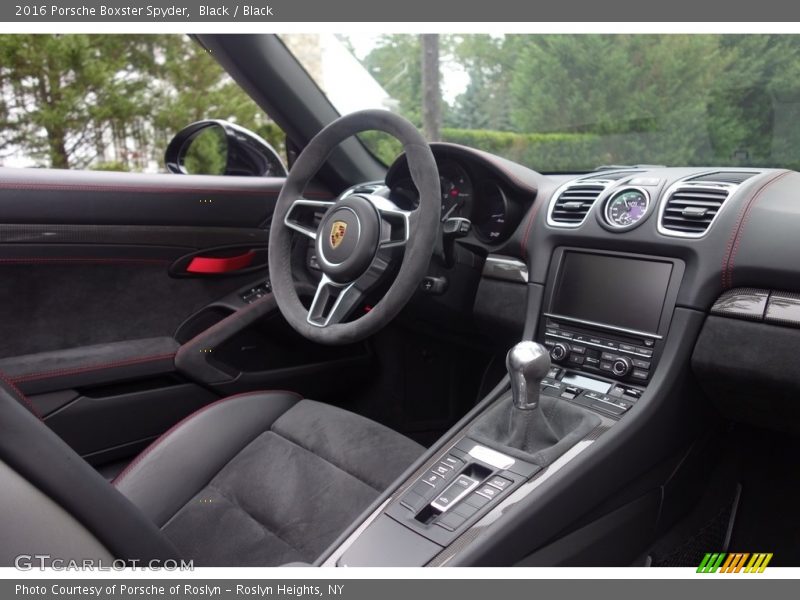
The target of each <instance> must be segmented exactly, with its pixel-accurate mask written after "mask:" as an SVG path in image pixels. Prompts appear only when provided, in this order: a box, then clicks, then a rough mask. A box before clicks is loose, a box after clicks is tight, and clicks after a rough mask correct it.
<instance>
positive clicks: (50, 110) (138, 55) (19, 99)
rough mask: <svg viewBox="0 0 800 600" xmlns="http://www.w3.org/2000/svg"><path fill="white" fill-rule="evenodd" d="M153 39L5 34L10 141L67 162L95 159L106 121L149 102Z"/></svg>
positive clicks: (2, 85) (2, 82)
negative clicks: (96, 146)
mask: <svg viewBox="0 0 800 600" xmlns="http://www.w3.org/2000/svg"><path fill="white" fill-rule="evenodd" d="M148 46H149V44H148V43H147V41H146V40H145V38H144V36H88V35H64V36H61V35H1V36H0V90H2V95H3V109H2V118H3V131H2V133H0V137H1V138H2V140H3V145H4V146H5V147H6V148H8V147H9V146H12V147H19V148H20V149H22V150H24V151H25V152H27V153H28V154H30V155H31V156H33V157H34V158H38V159H41V160H45V161H47V162H48V163H49V164H50V165H52V166H54V167H60V168H67V167H70V166H78V167H82V166H86V165H87V164H89V163H91V162H92V161H93V160H96V158H97V153H96V152H93V151H92V149H93V146H94V145H95V144H96V143H97V141H98V139H99V138H100V137H101V136H102V135H103V132H104V128H105V127H113V126H114V125H115V124H116V125H119V124H121V123H131V122H132V121H134V120H136V119H137V118H141V117H142V116H143V112H144V111H145V110H146V102H144V100H145V94H146V89H147V78H146V77H143V76H142V74H143V73H146V72H147V69H148V68H149V66H150V52H149V48H148Z"/></svg>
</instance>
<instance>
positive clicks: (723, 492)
mask: <svg viewBox="0 0 800 600" xmlns="http://www.w3.org/2000/svg"><path fill="white" fill-rule="evenodd" d="M740 498H741V486H740V485H739V484H738V483H737V482H736V480H735V477H734V470H733V466H732V465H730V464H726V465H723V466H721V467H720V468H718V469H717V470H716V471H715V473H714V475H713V476H712V478H711V481H710V483H709V486H708V488H707V489H706V492H705V494H704V495H703V497H702V498H701V500H700V502H699V503H698V504H697V506H696V507H695V508H694V510H693V511H692V512H691V513H690V514H689V515H688V516H687V517H686V518H684V519H683V520H682V521H681V522H680V523H678V524H677V525H676V526H675V527H673V528H672V529H671V530H670V531H669V532H668V533H667V534H666V535H665V536H664V537H662V538H661V540H659V542H658V543H656V545H655V546H654V547H653V548H652V549H651V550H650V552H649V555H650V558H651V566H653V567H692V566H697V565H699V564H700V561H701V560H703V556H705V554H706V553H707V552H725V551H727V549H728V546H729V545H730V540H731V534H732V526H733V523H734V522H735V518H736V514H737V509H738V505H739V500H740Z"/></svg>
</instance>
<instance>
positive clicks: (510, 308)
mask: <svg viewBox="0 0 800 600" xmlns="http://www.w3.org/2000/svg"><path fill="white" fill-rule="evenodd" d="M431 149H432V151H433V154H434V157H435V158H436V161H437V165H438V167H439V172H440V180H441V202H442V216H443V218H444V219H446V218H449V217H459V218H462V219H469V220H470V221H471V230H470V232H469V234H468V235H466V236H464V237H462V238H459V239H457V240H456V242H455V244H456V246H457V248H458V250H459V251H460V254H459V255H458V258H457V260H456V261H455V265H454V266H453V265H447V264H444V265H442V264H440V263H439V262H437V259H436V256H435V255H434V259H433V261H432V262H431V267H430V271H429V273H430V277H429V278H428V279H432V280H433V281H434V283H436V285H431V286H430V288H425V287H423V288H422V289H421V290H420V293H419V294H418V295H417V297H416V299H415V302H413V303H412V305H415V309H416V310H415V316H416V317H417V318H422V319H427V320H429V321H433V322H435V323H436V325H437V327H439V328H443V327H448V326H450V325H453V326H454V327H455V326H456V325H458V324H460V326H461V327H462V329H463V331H464V332H468V331H476V330H479V331H482V332H483V333H484V335H486V339H487V340H494V343H497V344H504V343H507V341H508V340H509V339H519V335H520V332H522V335H523V337H526V338H528V339H531V338H533V339H536V340H537V341H540V342H541V343H544V344H547V345H548V347H549V348H550V349H551V351H554V352H555V355H554V357H553V358H554V364H555V366H556V367H557V369H556V371H555V373H557V374H558V376H557V377H553V378H552V381H551V384H552V386H553V393H556V392H557V393H558V394H562V393H566V394H567V395H568V396H569V395H573V396H574V398H573V401H575V402H587V403H591V405H592V407H593V408H596V407H597V406H600V407H601V409H600V412H604V414H606V415H615V416H619V415H620V414H624V413H626V412H627V410H628V409H630V408H631V406H633V404H635V401H636V400H635V399H636V397H637V396H641V395H642V394H643V393H644V390H645V389H646V388H647V387H648V386H649V385H650V384H651V382H652V381H654V380H655V378H656V375H657V373H658V371H661V372H669V371H670V370H671V369H673V368H678V367H676V366H675V365H674V364H672V363H673V361H674V360H676V359H675V357H674V355H673V356H670V354H671V353H672V350H674V348H673V346H675V347H677V349H678V351H679V353H683V358H681V359H680V361H679V363H678V364H679V365H683V367H680V368H687V367H688V365H689V363H690V362H691V361H693V362H692V368H693V370H694V371H695V373H696V374H697V375H698V376H699V378H700V383H701V384H702V385H703V386H704V387H706V388H707V389H708V390H709V391H710V395H711V396H713V397H716V398H722V399H723V400H724V402H725V404H724V405H721V406H720V407H719V408H720V410H722V412H724V413H726V414H728V415H729V416H732V417H733V418H734V419H736V418H739V419H742V420H747V421H753V420H755V421H756V422H758V423H759V424H762V425H765V426H769V427H782V428H784V429H785V428H786V427H787V423H793V425H791V427H793V428H795V429H796V430H798V431H800V420H798V419H796V418H794V417H793V416H792V415H793V413H792V412H791V410H793V409H791V406H794V405H793V404H792V403H790V402H788V401H786V402H782V401H779V400H776V399H775V398H779V399H780V398H794V397H796V394H797V393H800V377H798V378H795V377H794V376H789V375H788V372H781V373H776V372H775V365H776V364H784V363H785V360H784V359H783V358H781V357H782V356H783V355H782V354H781V353H780V352H778V350H776V349H775V348H774V347H773V343H772V340H773V339H774V338H775V336H776V335H779V336H781V337H782V339H783V340H784V341H783V342H782V344H786V343H789V347H791V348H792V349H793V350H792V352H793V353H795V354H796V353H800V295H798V294H797V293H796V291H797V290H800V266H799V265H800V235H798V234H799V233H800V203H798V202H796V198H797V194H798V190H800V173H797V172H794V171H788V170H782V169H770V168H754V167H740V168H731V167H727V168H720V167H713V166H710V167H664V166H654V165H635V166H621V167H613V168H606V169H600V170H597V171H594V172H590V173H574V174H555V175H554V174H549V175H548V174H541V173H538V172H536V171H534V170H532V169H528V168H526V167H523V166H521V165H519V164H516V163H513V162H511V161H508V160H505V159H503V158H500V157H497V156H494V155H491V154H488V153H485V152H482V151H479V150H476V149H471V148H466V147H463V146H457V145H454V144H446V143H434V144H431ZM371 192H372V193H377V194H380V195H384V196H386V197H388V198H389V199H391V200H392V201H393V202H394V203H396V204H397V205H398V206H400V207H401V208H405V209H413V208H414V206H416V203H417V202H418V196H417V193H416V190H415V188H414V186H413V184H412V183H411V179H410V177H409V172H408V166H407V164H406V162H405V160H404V158H403V157H400V158H399V159H398V160H397V161H396V162H395V163H394V164H393V165H392V166H391V167H390V168H389V171H388V173H387V176H386V179H385V181H384V182H380V183H378V184H375V187H374V188H373V189H372V190H371ZM676 320H677V321H678V322H679V324H676ZM687 322H691V323H694V325H692V326H691V327H689V326H687V325H686V323H687ZM692 327H695V329H694V330H692ZM778 327H779V328H780V331H779V330H778ZM787 340H791V342H787ZM739 348H741V349H742V350H741V351H740V350H738V349H739ZM776 352H777V355H776ZM757 356H765V357H766V356H773V359H771V360H769V361H755V362H754V361H753V360H752V357H757ZM665 363H666V364H667V366H663V365H664V364H665ZM559 369H560V370H559ZM575 374H580V375H581V376H582V377H584V379H582V381H584V382H585V381H587V379H586V377H588V378H589V379H590V380H592V381H595V382H597V381H603V382H604V383H603V384H602V385H600V384H598V385H597V386H595V388H591V389H590V388H587V387H585V386H584V387H583V388H581V386H575V385H571V386H567V384H565V383H564V381H563V378H564V377H567V378H569V377H571V376H574V375H575ZM609 386H610V387H609ZM720 386H722V388H720ZM764 386H767V387H768V388H769V389H771V390H773V391H776V392H775V394H773V397H772V398H771V400H770V401H771V402H772V404H771V405H770V411H764V410H761V409H760V408H757V407H754V406H753V405H752V402H751V401H752V398H754V397H759V396H760V394H761V391H760V390H762V389H764ZM566 387H571V388H574V389H577V390H578V391H577V393H576V392H574V391H573V392H569V391H568V390H567V391H565V388H566ZM562 388H564V389H562ZM581 389H582V390H583V391H581ZM606 389H607V391H598V390H606ZM615 393H617V394H621V395H618V396H614V394H615ZM561 397H567V396H561ZM754 415H755V416H754Z"/></svg>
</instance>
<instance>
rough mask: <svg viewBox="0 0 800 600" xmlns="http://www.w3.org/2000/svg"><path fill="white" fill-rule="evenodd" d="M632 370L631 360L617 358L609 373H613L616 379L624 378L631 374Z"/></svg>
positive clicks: (622, 357) (623, 357) (624, 357)
mask: <svg viewBox="0 0 800 600" xmlns="http://www.w3.org/2000/svg"><path fill="white" fill-rule="evenodd" d="M632 368H633V363H632V362H631V359H630V358H628V357H626V356H619V357H617V359H616V360H614V362H613V363H612V365H611V372H612V373H614V375H616V376H617V377H625V375H627V374H628V373H630V372H631V369H632Z"/></svg>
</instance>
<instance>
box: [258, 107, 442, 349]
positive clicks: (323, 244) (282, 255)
mask: <svg viewBox="0 0 800 600" xmlns="http://www.w3.org/2000/svg"><path fill="white" fill-rule="evenodd" d="M369 130H378V131H383V132H385V133H388V134H390V135H392V136H394V137H395V138H397V139H398V140H399V141H400V142H401V143H402V144H403V150H404V152H405V155H406V158H407V160H408V167H409V171H410V173H411V179H412V181H413V182H414V184H415V185H416V187H417V190H418V191H419V198H420V201H419V205H418V207H417V208H416V209H414V210H410V211H409V210H403V209H401V208H399V207H397V206H396V205H395V204H394V203H392V202H391V201H390V200H388V199H386V198H384V197H382V196H377V195H373V194H351V195H348V196H346V197H344V198H340V199H339V200H336V201H335V202H332V201H320V200H309V199H306V198H303V190H304V189H305V187H306V185H307V184H308V183H309V181H310V180H311V178H312V177H313V176H314V175H315V174H316V173H317V171H318V170H319V169H320V167H321V166H322V165H323V164H324V163H325V161H326V160H327V158H328V156H329V155H330V153H331V152H332V151H333V149H334V148H335V147H336V146H337V145H339V144H340V143H341V142H343V141H344V140H346V139H347V138H349V137H350V136H353V135H355V134H357V133H360V132H362V131H369ZM439 190H440V184H439V172H438V169H437V168H436V161H435V159H434V157H433V153H432V152H431V149H430V147H429V146H428V143H427V142H426V141H425V138H424V137H423V136H422V134H421V133H420V132H419V131H418V130H417V128H416V127H414V125H412V124H411V123H410V122H408V121H407V120H406V119H404V118H403V117H400V116H398V115H396V114H394V113H391V112H389V111H386V110H365V111H361V112H356V113H352V114H349V115H346V116H344V117H341V118H339V119H337V120H336V121H334V122H333V123H331V124H330V125H328V126H327V127H325V128H324V129H323V130H322V131H320V132H319V133H318V134H317V135H316V136H315V137H314V138H313V139H312V140H311V141H310V142H309V143H308V145H307V146H306V147H305V149H304V150H303V152H302V153H301V154H300V156H299V157H298V158H297V160H296V162H295V164H294V165H293V166H292V169H291V171H290V172H289V175H288V176H287V178H286V182H285V183H284V184H283V189H281V193H280V195H279V196H278V201H277V203H276V205H275V210H274V213H273V217H272V224H271V226H270V235H269V273H270V282H271V284H272V293H273V295H274V296H275V300H276V302H277V304H278V308H279V309H280V311H281V313H282V314H283V316H284V317H285V318H286V320H287V321H288V322H289V324H290V325H291V326H292V327H293V328H294V329H295V330H296V331H297V332H298V333H300V334H301V335H303V336H304V337H306V338H308V339H309V340H312V341H315V342H319V343H322V344H347V343H351V342H356V341H358V340H362V339H364V338H366V337H369V336H370V335H372V334H374V333H376V332H377V331H378V330H379V329H381V328H382V327H384V326H385V325H387V324H388V323H389V322H390V321H391V320H392V319H393V318H394V317H396V316H397V314H398V313H399V312H400V310H401V309H402V308H403V307H404V306H405V305H406V303H407V302H408V301H409V300H410V299H411V296H412V295H413V294H414V292H415V291H416V290H417V289H418V287H419V284H420V282H421V281H422V278H423V277H424V276H425V273H426V272H427V269H428V263H429V262H430V258H431V254H432V253H433V249H434V246H435V243H436V239H437V236H438V233H439V219H440V217H441V210H442V207H441V200H440V191H439ZM320 210H324V211H325V213H324V215H323V217H322V220H321V221H320V222H319V225H318V226H316V227H315V226H314V225H313V220H311V219H308V218H307V217H308V214H306V218H305V219H304V218H303V213H304V212H305V213H309V212H313V211H320ZM296 233H300V234H302V235H305V236H307V237H309V238H311V239H312V240H314V243H315V249H316V255H317V259H318V262H319V265H320V269H321V271H322V278H321V279H320V281H319V284H318V285H317V288H316V292H315V294H314V299H313V300H312V302H311V306H310V308H309V310H306V309H305V307H304V306H303V304H302V303H301V302H300V298H299V297H298V295H297V291H296V289H295V284H294V279H293V277H292V267H291V246H292V237H293V235H295V234H296ZM401 256H402V258H401ZM398 261H400V265H399V269H397V276H396V277H395V279H394V281H393V282H392V284H391V286H390V287H389V288H388V290H387V291H386V293H385V294H384V295H383V297H382V298H381V300H380V301H379V302H378V303H377V304H376V305H375V306H374V307H373V308H372V309H371V310H370V311H369V312H366V313H365V314H364V315H362V316H360V317H358V318H356V319H353V320H351V321H347V322H345V319H347V318H348V317H350V315H351V314H352V313H353V311H354V310H356V309H357V308H359V307H360V306H361V305H362V303H363V301H364V299H365V297H366V295H367V294H368V293H369V292H370V291H371V290H373V289H375V287H376V286H377V285H378V284H379V283H381V282H383V280H384V279H385V278H386V277H388V275H387V272H389V271H394V269H390V267H393V266H396V265H397V262H398Z"/></svg>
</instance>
